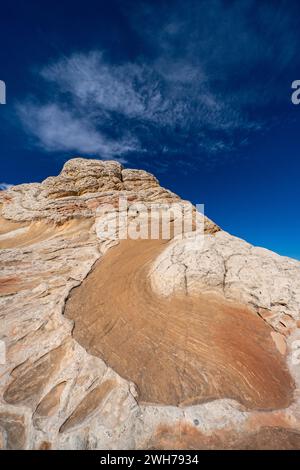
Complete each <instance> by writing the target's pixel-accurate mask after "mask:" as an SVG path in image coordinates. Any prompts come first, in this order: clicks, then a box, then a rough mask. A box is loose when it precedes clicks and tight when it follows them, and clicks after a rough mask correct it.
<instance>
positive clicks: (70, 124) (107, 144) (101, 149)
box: [17, 102, 138, 158]
mask: <svg viewBox="0 0 300 470" xmlns="http://www.w3.org/2000/svg"><path fill="white" fill-rule="evenodd" d="M17 110H18V114H19V116H20V118H21V120H22V122H23V124H24V127H25V129H26V130H27V131H28V132H29V133H30V134H32V135H34V136H36V137H37V138H38V144H39V145H40V146H41V147H43V148H44V149H45V150H46V151H75V152H76V151H78V152H83V153H87V154H93V153H95V154H98V155H101V156H102V157H103V158H110V157H111V156H113V155H117V156H119V158H120V157H121V156H122V155H123V154H126V153H127V152H129V151H134V150H136V149H137V148H138V146H137V143H136V141H135V140H134V138H130V137H128V138H127V139H126V138H124V139H121V140H119V141H115V140H110V139H108V138H106V137H105V136H103V135H102V134H101V132H100V131H99V130H96V128H95V127H94V125H93V124H92V122H91V121H90V120H89V119H84V117H82V116H78V117H77V116H76V115H75V114H74V113H72V112H71V111H69V110H65V109H63V108H62V107H61V106H60V105H59V104H57V103H54V104H45V105H37V104H34V103H32V102H27V103H23V104H19V105H18V107H17Z"/></svg>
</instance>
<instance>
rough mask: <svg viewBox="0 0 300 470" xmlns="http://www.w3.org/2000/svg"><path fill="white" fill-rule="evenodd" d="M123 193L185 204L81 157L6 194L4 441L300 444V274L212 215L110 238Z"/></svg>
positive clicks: (145, 178) (0, 255)
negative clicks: (177, 228)
mask: <svg viewBox="0 0 300 470" xmlns="http://www.w3.org/2000/svg"><path fill="white" fill-rule="evenodd" d="M120 196H126V198H127V199H128V200H129V201H131V202H137V203H159V204H164V203H171V202H182V203H184V201H181V199H180V198H179V197H178V196H177V195H175V194H173V193H171V192H170V191H168V190H166V189H164V188H162V187H161V186H160V185H159V183H158V181H157V179H156V178H155V177H154V176H153V175H151V174H149V173H147V172H145V171H142V170H130V169H123V167H122V166H121V165H120V164H119V163H117V162H113V161H107V162H102V161H98V160H86V159H82V158H76V159H72V160H70V161H69V162H67V163H66V164H65V166H64V168H63V170H62V172H61V173H60V175H58V176H56V177H49V178H47V179H46V180H45V181H44V182H42V183H32V184H22V185H19V186H15V187H13V188H10V189H9V190H7V191H3V192H0V249H1V251H0V263H1V273H0V339H1V341H2V344H4V345H5V352H6V354H5V357H3V354H2V356H1V362H2V364H0V392H1V393H0V446H1V447H2V448H4V449H96V448H97V449H136V448H158V449H163V448H169V449H170V448H191V449H194V448H199V449H202V448H205V449H215V448H218V449H221V448H247V449H248V448H249V449H251V448H276V449H278V448H299V446H300V413H299V412H300V404H299V399H300V394H299V384H300V373H299V367H300V354H299V351H298V348H299V347H300V328H299V327H300V263H299V262H298V261H295V260H292V259H288V258H284V257H281V256H279V255H277V254H275V253H272V252H270V251H268V250H265V249H262V248H257V247H253V246H251V245H250V244H248V243H246V242H245V241H243V240H240V239H238V238H236V237H234V236H232V235H229V234H228V233H226V232H224V231H222V230H221V229H219V227H217V226H216V225H215V224H214V223H213V222H211V221H210V220H209V219H206V218H205V219H203V221H204V241H203V243H199V241H198V240H197V241H195V240H193V239H192V238H189V237H187V238H183V239H181V238H180V237H176V236H175V238H173V239H170V240H155V241H152V240H137V241H133V240H122V241H120V242H118V241H117V240H114V239H110V240H107V239H104V238H101V236H100V234H99V230H98V229H97V227H98V226H99V223H102V222H103V219H104V218H105V220H109V214H107V213H102V212H101V208H103V207H104V206H105V205H106V204H110V205H111V206H113V207H116V206H117V201H118V199H119V197H120ZM118 276H119V277H118ZM2 350H3V348H2Z"/></svg>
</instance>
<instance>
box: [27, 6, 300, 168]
mask: <svg viewBox="0 0 300 470" xmlns="http://www.w3.org/2000/svg"><path fill="white" fill-rule="evenodd" d="M157 13H158V10H157V7H156V6H155V5H154V4H150V5H149V4H147V5H146V6H145V4H143V8H142V9H141V10H139V8H138V7H136V8H135V11H134V14H133V15H129V17H130V18H131V19H132V27H134V28H136V29H137V31H138V33H139V34H140V37H141V41H144V43H145V44H146V43H147V42H148V43H151V47H152V48H153V50H155V53H154V54H152V55H151V56H149V57H147V55H146V54H145V56H141V57H138V58H137V59H136V60H135V61H134V62H130V61H128V60H124V61H123V62H119V63H115V62H112V61H110V60H109V59H108V58H107V57H108V56H107V54H106V55H104V54H103V53H102V52H101V51H99V50H93V51H91V52H88V53H73V54H71V55H70V56H68V57H61V58H59V59H58V60H57V61H55V62H53V63H51V64H48V65H46V66H44V67H43V68H42V70H41V72H40V74H41V78H42V79H43V80H44V84H45V86H46V88H48V89H49V90H50V92H51V91H52V90H55V93H54V94H53V96H55V100H54V102H53V101H52V102H51V103H49V102H48V103H43V102H42V103H37V102H33V101H30V100H26V101H24V102H23V103H21V104H20V105H19V106H18V114H19V116H20V118H21V120H22V123H23V125H24V128H25V129H26V131H27V132H28V133H29V135H31V136H33V137H34V139H35V142H36V143H37V145H39V146H40V147H41V148H43V149H44V150H46V151H74V152H81V153H86V154H97V155H99V156H101V157H102V158H112V157H114V158H119V159H123V158H127V157H129V156H130V155H131V154H136V153H137V152H138V153H145V152H147V151H149V153H153V149H154V148H156V149H157V148H159V147H160V151H159V152H158V153H159V154H160V155H161V156H164V155H167V156H168V155H169V156H172V155H174V154H180V153H190V154H195V155H197V154H198V153H199V152H202V153H203V152H204V153H206V154H207V155H212V156H214V155H216V154H219V153H224V152H226V151H227V152H228V151H231V150H234V149H235V148H236V147H237V146H239V145H241V144H243V142H245V141H246V139H247V136H248V135H249V134H251V133H252V132H254V131H258V130H259V129H261V127H262V126H263V125H264V127H266V126H267V125H268V123H267V122H266V121H265V120H264V117H263V113H261V111H262V110H264V109H265V108H266V107H268V106H269V104H270V103H271V102H272V103H273V102H274V101H275V100H276V99H278V97H277V94H275V96H274V88H273V87H272V80H273V78H274V77H273V76H271V78H270V80H269V81H268V82H267V83H266V80H265V78H264V76H263V74H262V77H258V75H257V73H258V71H259V70H260V69H261V68H262V67H265V66H267V67H268V68H269V70H270V71H271V72H270V73H271V75H272V71H274V70H275V71H276V73H280V72H281V71H282V69H283V68H284V67H285V66H286V64H288V63H290V61H291V60H292V58H293V57H294V56H295V53H296V43H295V40H294V31H293V28H292V27H291V24H290V21H291V15H289V14H286V13H285V12H283V13H282V14H280V15H279V14H278V10H276V9H275V8H274V7H272V6H271V5H270V4H268V2H263V1H262V2H261V3H260V4H259V5H258V4H257V2H256V3H255V4H254V3H253V1H252V0H241V1H239V2H224V1H221V0H210V1H195V2H193V1H191V3H190V6H189V8H186V5H185V4H183V3H182V2H178V3H176V2H175V6H174V8H171V9H170V8H169V7H167V6H165V7H162V8H160V9H159V14H157ZM275 13H276V15H275ZM253 15H254V16H253ZM253 25H256V26H253ZM257 26H258V27H257ZM279 51H280V52H279ZM282 51H285V52H284V53H283V52H282ZM255 74H256V75H255Z"/></svg>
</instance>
